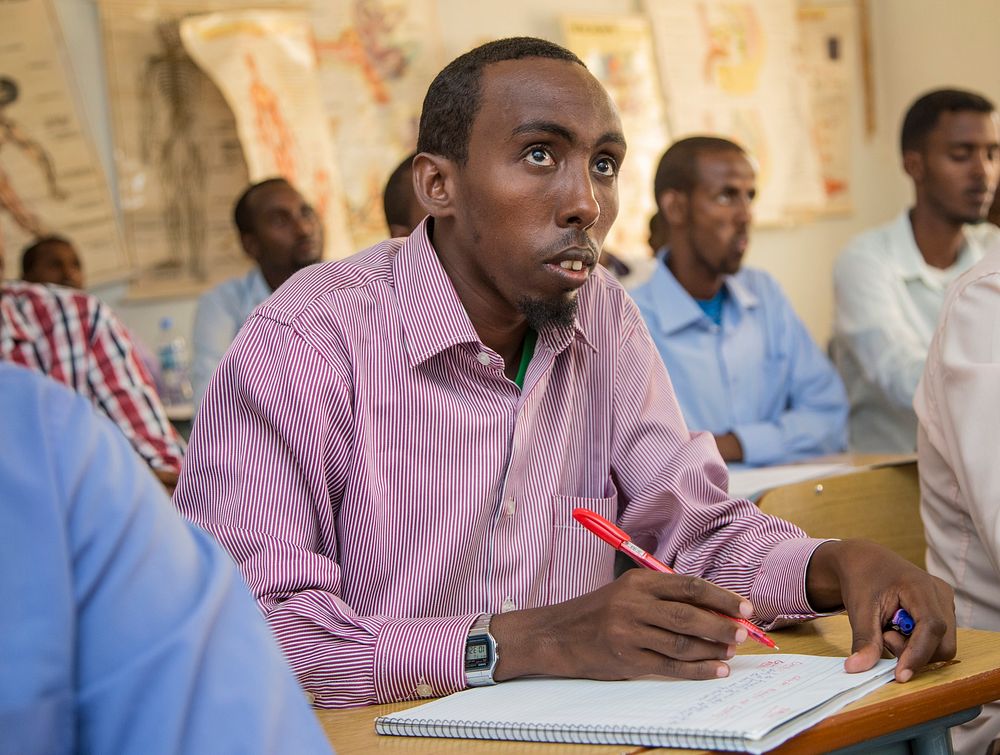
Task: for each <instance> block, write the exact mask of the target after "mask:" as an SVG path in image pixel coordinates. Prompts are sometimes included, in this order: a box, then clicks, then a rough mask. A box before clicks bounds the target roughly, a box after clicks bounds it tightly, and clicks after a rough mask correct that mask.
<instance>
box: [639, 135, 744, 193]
mask: <svg viewBox="0 0 1000 755" xmlns="http://www.w3.org/2000/svg"><path fill="white" fill-rule="evenodd" d="M731 150H732V151H736V152H739V153H740V154H741V155H745V154H746V150H745V149H743V147H741V146H740V145H739V144H737V143H736V142H731V141H729V139H723V138H722V137H719V136H689V137H688V138H687V139H681V140H680V141H676V142H674V143H673V144H671V145H670V148H669V149H668V150H667V151H666V152H664V153H663V157H661V158H660V164H659V165H658V166H657V167H656V177H655V178H654V179H653V199H654V200H655V201H656V203H657V204H659V202H660V195H661V194H662V193H663V192H665V191H670V190H671V189H672V190H674V191H680V192H683V193H685V194H688V193H690V192H691V191H692V190H693V189H694V187H695V186H697V185H698V155H700V154H701V153H702V152H729V151H731Z"/></svg>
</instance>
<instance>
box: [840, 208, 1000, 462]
mask: <svg viewBox="0 0 1000 755" xmlns="http://www.w3.org/2000/svg"><path fill="white" fill-rule="evenodd" d="M963 233H964V235H965V244H964V245H963V246H962V248H961V250H960V251H959V254H958V259H957V260H956V261H955V264H953V265H952V266H951V267H950V268H948V270H947V271H944V272H943V273H942V271H940V270H937V269H935V268H932V267H930V266H929V265H928V264H927V263H926V262H924V258H923V255H921V253H920V249H919V248H918V247H917V242H916V241H915V240H914V238H913V228H912V226H911V225H910V218H909V211H904V212H902V213H901V214H900V215H899V216H898V217H897V218H896V219H895V220H893V221H892V222H891V223H888V224H886V225H884V226H881V227H879V228H875V229H873V230H871V231H868V232H866V233H863V234H862V235H860V236H858V237H857V238H855V239H854V240H853V241H851V242H850V244H848V246H847V248H846V249H845V250H844V251H843V252H842V253H841V255H840V257H839V258H838V259H837V264H836V265H835V267H834V272H833V281H834V294H835V301H836V318H835V321H834V357H835V361H836V362H837V366H838V368H839V369H840V373H841V376H842V377H843V379H844V387H845V388H847V396H848V399H849V400H850V403H851V416H850V447H851V450H852V451H860V452H863V453H911V452H912V451H913V450H914V449H915V447H916V432H917V420H916V417H915V415H914V414H913V408H912V403H913V394H914V391H915V390H916V388H917V383H918V382H919V380H920V375H921V374H922V373H923V369H924V360H925V359H926V357H927V349H928V347H929V346H930V342H931V337H932V336H933V334H934V328H935V327H936V325H937V320H938V313H939V312H940V311H941V305H942V303H943V302H944V296H945V290H946V289H947V287H948V284H949V283H950V282H951V281H953V280H955V279H956V278H957V277H958V276H959V275H961V274H962V273H963V272H965V271H966V270H968V269H969V268H970V267H972V266H973V265H974V264H976V262H978V261H979V260H980V259H981V258H982V256H983V251H984V249H985V248H986V247H987V246H989V245H990V243H991V242H992V241H994V240H1000V229H998V228H997V227H996V226H994V225H992V224H990V223H982V224H980V225H975V226H972V225H968V226H965V229H964V231H963Z"/></svg>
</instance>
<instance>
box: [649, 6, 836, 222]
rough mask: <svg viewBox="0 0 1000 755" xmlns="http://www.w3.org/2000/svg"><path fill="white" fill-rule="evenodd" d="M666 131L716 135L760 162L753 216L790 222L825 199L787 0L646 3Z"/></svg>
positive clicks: (793, 20) (792, 11) (679, 134)
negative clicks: (662, 93)
mask: <svg viewBox="0 0 1000 755" xmlns="http://www.w3.org/2000/svg"><path fill="white" fill-rule="evenodd" d="M643 8H644V10H645V11H646V14H647V15H648V16H649V18H650V21H651V23H652V26H653V35H654V40H655V43H656V49H657V58H658V61H659V69H660V80H661V84H662V85H663V87H664V93H665V97H666V100H667V115H668V122H669V124H670V128H671V133H672V135H673V136H674V137H676V138H681V137H684V136H690V135H692V134H706V133H707V134H721V135H723V136H726V137H729V138H731V139H733V140H734V141H736V142H738V143H740V144H742V145H743V146H744V147H745V148H746V149H747V150H748V151H749V152H750V153H751V155H752V156H753V157H754V158H755V160H756V161H757V164H758V170H757V183H758V199H757V202H756V203H755V208H756V209H755V218H756V220H757V222H758V223H760V224H769V225H774V224H788V223H792V222H795V221H797V220H800V219H801V218H802V217H803V216H804V215H805V214H807V213H810V212H814V211H816V210H818V209H821V208H822V207H823V205H824V203H825V201H826V197H825V194H824V189H823V179H822V173H821V169H820V156H819V150H818V147H817V145H816V143H815V141H814V139H815V130H814V129H813V126H812V122H811V118H812V112H811V109H810V106H809V99H808V96H807V92H806V80H805V77H804V75H803V69H802V64H801V58H800V56H799V51H798V47H797V45H798V24H797V18H796V7H795V4H794V2H793V0H754V1H753V2H750V0H744V1H743V2H739V1H734V0H671V2H669V3H666V2H661V1H660V0H644V2H643Z"/></svg>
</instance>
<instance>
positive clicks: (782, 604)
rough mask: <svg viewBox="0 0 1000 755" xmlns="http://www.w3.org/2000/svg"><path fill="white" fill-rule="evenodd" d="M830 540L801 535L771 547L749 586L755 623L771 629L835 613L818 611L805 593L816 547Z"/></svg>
mask: <svg viewBox="0 0 1000 755" xmlns="http://www.w3.org/2000/svg"><path fill="white" fill-rule="evenodd" d="M827 542H830V541H829V540H822V539H819V538H811V537H802V538H795V539H793V540H785V541H783V542H780V543H778V544H777V545H776V546H774V548H772V549H771V552H770V553H768V554H767V556H765V557H764V561H763V562H762V563H761V565H760V570H759V571H758V572H757V578H756V579H755V580H754V583H753V587H751V588H750V596H749V598H750V602H751V603H753V606H754V617H753V620H754V622H756V623H757V624H760V625H761V626H762V627H763V628H764V629H765V630H770V629H774V628H775V627H776V626H783V625H785V624H789V623H792V622H795V621H802V620H804V619H815V618H817V617H819V616H831V615H833V614H819V613H817V612H816V611H815V610H813V607H812V606H810V605H809V599H808V597H807V596H806V570H807V569H808V567H809V561H810V559H812V554H813V553H814V552H815V550H816V549H817V548H818V547H819V546H821V545H822V544H823V543H827ZM833 613H840V611H835V612H833Z"/></svg>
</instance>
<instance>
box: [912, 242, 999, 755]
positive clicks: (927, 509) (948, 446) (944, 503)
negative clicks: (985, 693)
mask: <svg viewBox="0 0 1000 755" xmlns="http://www.w3.org/2000/svg"><path fill="white" fill-rule="evenodd" d="M913 406H914V409H915V410H916V412H917V417H919V419H920V425H919V429H918V431H917V451H918V454H919V462H920V463H919V464H918V469H919V470H920V497H921V501H920V508H921V512H920V513H921V516H922V518H923V520H924V527H925V529H926V533H927V571H929V572H930V573H931V574H933V575H935V576H937V577H940V578H941V579H943V580H945V581H946V582H948V583H949V584H951V585H952V587H954V588H955V612H956V617H957V619H958V622H959V624H960V625H961V626H966V627H974V628H976V629H990V630H993V631H997V630H1000V592H998V591H997V585H998V584H1000V506H998V505H997V501H1000V465H998V464H997V453H996V438H995V435H996V428H997V427H998V426H1000V246H995V247H993V249H992V250H991V251H990V252H988V253H987V254H986V256H985V257H984V258H983V259H982V260H981V261H980V262H979V264H977V265H976V266H975V267H973V268H972V269H971V270H970V271H968V272H967V273H966V274H965V275H964V276H962V277H961V278H960V279H959V280H958V281H957V282H956V283H955V285H954V286H952V287H951V289H950V290H949V292H948V298H947V300H946V302H945V305H944V309H943V310H942V312H941V322H940V325H939V327H938V331H937V333H936V334H935V335H934V340H933V341H932V342H931V347H930V352H929V353H928V355H927V367H926V369H925V370H924V376H923V379H922V380H921V381H920V385H919V386H918V387H917V395H916V398H915V399H914V402H913ZM952 732H953V739H954V742H955V751H956V752H969V753H977V755H978V754H979V753H983V752H986V751H987V747H988V746H989V744H990V743H991V742H993V741H994V740H996V739H997V738H998V737H1000V703H993V704H991V705H987V706H985V708H984V709H983V715H981V716H979V718H977V719H975V720H974V721H970V722H969V724H967V725H965V726H962V727H959V728H957V729H953V730H952ZM993 746H994V748H996V750H997V751H1000V741H997V742H996V743H995V744H994V745H993Z"/></svg>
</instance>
